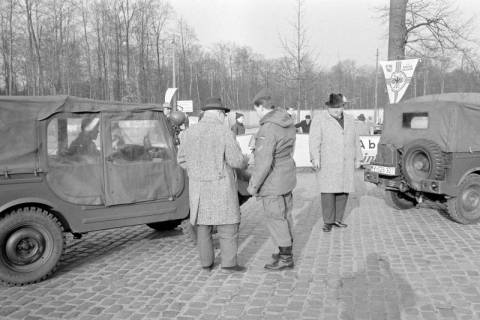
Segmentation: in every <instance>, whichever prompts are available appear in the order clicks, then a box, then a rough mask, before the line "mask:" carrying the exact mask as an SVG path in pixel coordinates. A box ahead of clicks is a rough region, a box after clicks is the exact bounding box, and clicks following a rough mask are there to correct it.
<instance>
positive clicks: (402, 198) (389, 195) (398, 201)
mask: <svg viewBox="0 0 480 320" xmlns="http://www.w3.org/2000/svg"><path fill="white" fill-rule="evenodd" d="M385 202H386V203H387V204H388V205H389V206H390V207H392V208H394V209H397V210H406V209H411V208H413V207H415V206H416V205H417V201H416V200H415V199H414V198H411V197H409V196H408V195H406V194H404V193H402V192H400V191H396V190H385Z"/></svg>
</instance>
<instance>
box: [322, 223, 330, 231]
mask: <svg viewBox="0 0 480 320" xmlns="http://www.w3.org/2000/svg"><path fill="white" fill-rule="evenodd" d="M322 230H323V232H330V231H332V225H331V224H330V223H325V224H324V225H323V229H322Z"/></svg>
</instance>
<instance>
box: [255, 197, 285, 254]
mask: <svg viewBox="0 0 480 320" xmlns="http://www.w3.org/2000/svg"><path fill="white" fill-rule="evenodd" d="M262 204H263V210H264V211H265V215H266V217H267V229H268V231H269V232H270V236H271V237H272V241H273V245H274V246H275V247H290V246H291V245H292V243H293V236H292V227H293V221H292V209H293V196H292V193H291V192H290V193H288V194H285V195H283V196H265V197H262Z"/></svg>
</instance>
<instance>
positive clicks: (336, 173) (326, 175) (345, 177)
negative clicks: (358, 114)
mask: <svg viewBox="0 0 480 320" xmlns="http://www.w3.org/2000/svg"><path fill="white" fill-rule="evenodd" d="M343 117H344V129H342V126H341V125H340V124H339V123H338V121H337V120H336V119H335V118H333V117H332V116H331V115H330V114H328V111H318V112H316V113H315V114H314V116H313V119H312V125H311V126H310V137H309V145H310V159H311V160H312V161H313V160H318V159H319V160H320V169H319V170H318V171H317V184H318V187H319V191H320V192H322V193H343V192H345V193H350V192H353V191H355V187H354V172H355V165H356V163H358V162H359V161H360V159H361V152H360V141H359V137H358V133H357V130H356V126H355V123H354V119H353V117H352V116H350V115H348V114H345V113H344V114H343ZM357 160H358V161H357Z"/></svg>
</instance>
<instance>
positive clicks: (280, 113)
mask: <svg viewBox="0 0 480 320" xmlns="http://www.w3.org/2000/svg"><path fill="white" fill-rule="evenodd" d="M253 104H254V109H255V111H256V112H257V114H258V116H259V117H260V129H259V130H258V133H257V135H256V137H255V150H254V159H253V162H254V167H253V169H252V170H251V172H252V174H251V178H250V182H249V185H248V189H247V190H248V192H249V193H250V194H251V195H253V196H256V197H258V198H260V199H261V201H262V205H263V210H264V212H265V215H266V218H267V223H266V224H267V228H268V230H269V232H270V236H271V237H272V240H273V243H274V245H275V246H276V247H278V249H279V252H278V254H277V253H274V254H273V255H272V258H273V260H272V262H271V263H268V264H266V265H265V268H266V269H269V270H284V269H292V268H293V264H294V263H293V253H292V245H293V235H292V227H293V224H292V208H293V195H292V191H293V189H294V188H295V186H296V184H297V177H296V172H295V162H294V161H293V151H294V146H295V139H296V135H295V126H294V122H293V119H292V117H291V116H290V115H289V114H288V113H287V112H285V111H284V110H282V109H276V108H275V107H274V105H273V103H272V98H271V96H270V94H269V93H268V92H267V91H266V90H262V91H260V92H259V93H258V94H257V95H256V96H255V98H254V102H253Z"/></svg>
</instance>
